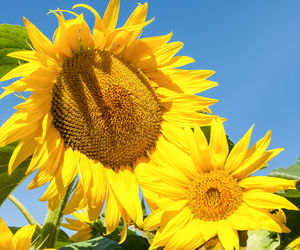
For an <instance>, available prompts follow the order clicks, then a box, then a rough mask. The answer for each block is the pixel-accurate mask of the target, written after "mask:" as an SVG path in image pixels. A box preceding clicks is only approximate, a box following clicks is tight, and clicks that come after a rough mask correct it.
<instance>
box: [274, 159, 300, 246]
mask: <svg viewBox="0 0 300 250" xmlns="http://www.w3.org/2000/svg"><path fill="white" fill-rule="evenodd" d="M269 176H273V177H280V178H284V179H290V180H297V183H296V190H283V191H280V192H277V194H279V195H281V196H284V197H286V198H287V199H288V200H289V201H290V202H292V203H293V204H295V205H296V206H297V207H298V208H300V158H297V162H296V163H295V164H294V165H293V166H290V167H287V168H278V169H275V170H273V171H272V172H270V174H269ZM284 213H285V215H286V225H287V226H288V228H289V229H291V232H290V233H283V234H280V239H281V244H280V246H279V247H277V249H284V247H286V246H287V245H288V244H289V243H291V242H292V241H293V240H294V239H296V238H298V237H300V227H299V221H300V213H299V211H290V210H284Z"/></svg>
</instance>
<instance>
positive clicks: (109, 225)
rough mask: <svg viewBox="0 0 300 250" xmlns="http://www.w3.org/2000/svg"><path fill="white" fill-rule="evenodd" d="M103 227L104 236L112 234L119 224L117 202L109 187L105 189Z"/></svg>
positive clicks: (119, 214) (119, 216)
mask: <svg viewBox="0 0 300 250" xmlns="http://www.w3.org/2000/svg"><path fill="white" fill-rule="evenodd" d="M105 211H106V214H105V226H106V235H107V234H110V233H112V232H113V231H114V230H115V229H116V227H117V226H118V224H119V221H120V218H121V213H120V209H119V206H118V203H117V200H116V198H115V196H114V194H113V192H112V190H111V186H110V185H108V188H107V199H106V208H105Z"/></svg>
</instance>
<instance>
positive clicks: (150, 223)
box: [142, 209, 164, 230]
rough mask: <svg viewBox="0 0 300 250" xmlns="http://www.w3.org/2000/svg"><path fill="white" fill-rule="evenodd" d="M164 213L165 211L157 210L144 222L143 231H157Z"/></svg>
mask: <svg viewBox="0 0 300 250" xmlns="http://www.w3.org/2000/svg"><path fill="white" fill-rule="evenodd" d="M163 213H164V210H163V209H157V210H155V211H154V212H152V213H151V214H150V215H148V216H147V217H146V219H145V220H144V222H143V225H142V228H143V230H149V229H155V228H158V227H159V225H160V222H161V217H162V215H163Z"/></svg>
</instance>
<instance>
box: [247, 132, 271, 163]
mask: <svg viewBox="0 0 300 250" xmlns="http://www.w3.org/2000/svg"><path fill="white" fill-rule="evenodd" d="M270 140H271V130H269V131H268V132H267V133H266V135H265V136H264V137H263V138H262V139H260V140H259V141H258V142H257V143H255V144H254V145H253V146H252V147H251V148H250V149H249V150H248V152H247V154H246V157H245V158H246V159H247V158H248V157H251V156H252V155H253V154H262V153H263V152H265V151H266V149H267V147H268V146H269V144H270Z"/></svg>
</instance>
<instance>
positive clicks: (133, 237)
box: [93, 219, 150, 250]
mask: <svg viewBox="0 0 300 250" xmlns="http://www.w3.org/2000/svg"><path fill="white" fill-rule="evenodd" d="M93 227H94V228H95V231H96V234H97V235H98V236H99V235H103V234H104V233H105V232H106V229H105V227H104V226H103V223H102V222H101V220H100V219H98V220H97V221H95V222H94V224H93ZM122 229H123V227H120V226H118V227H117V228H116V230H115V231H114V232H113V233H111V234H109V235H106V236H105V238H108V239H111V240H113V241H115V242H119V241H120V233H121V231H122ZM120 246H121V249H123V250H131V249H135V250H144V249H148V248H149V246H150V244H149V242H148V240H147V239H146V238H144V237H142V236H140V235H138V234H137V233H136V232H134V231H132V230H130V229H128V231H127V238H126V240H125V241H124V242H123V243H122V244H120Z"/></svg>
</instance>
